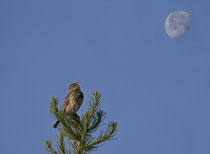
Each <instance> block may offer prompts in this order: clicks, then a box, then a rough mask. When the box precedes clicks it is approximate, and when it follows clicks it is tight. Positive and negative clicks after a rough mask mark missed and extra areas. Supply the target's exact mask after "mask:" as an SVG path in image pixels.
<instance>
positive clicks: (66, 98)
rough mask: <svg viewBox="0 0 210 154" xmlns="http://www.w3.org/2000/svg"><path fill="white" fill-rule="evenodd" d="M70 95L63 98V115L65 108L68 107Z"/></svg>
mask: <svg viewBox="0 0 210 154" xmlns="http://www.w3.org/2000/svg"><path fill="white" fill-rule="evenodd" d="M69 96H70V93H68V95H67V96H66V97H65V99H64V102H63V106H62V108H61V111H62V112H64V113H65V110H66V107H67V106H68V105H69V99H70V98H69Z"/></svg>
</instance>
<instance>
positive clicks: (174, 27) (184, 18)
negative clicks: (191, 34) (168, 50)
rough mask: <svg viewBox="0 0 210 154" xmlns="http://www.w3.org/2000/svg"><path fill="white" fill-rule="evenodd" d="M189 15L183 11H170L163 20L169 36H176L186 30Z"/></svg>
mask: <svg viewBox="0 0 210 154" xmlns="http://www.w3.org/2000/svg"><path fill="white" fill-rule="evenodd" d="M189 23H190V15H189V14H188V13H186V12H184V11H176V12H172V13H171V14H169V15H168V17H167V18H166V21H165V30H166V33H167V34H168V36H169V37H170V38H178V37H180V36H182V35H183V34H184V33H185V31H186V30H187V28H188V26H189Z"/></svg>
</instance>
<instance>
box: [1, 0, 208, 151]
mask: <svg viewBox="0 0 210 154" xmlns="http://www.w3.org/2000/svg"><path fill="white" fill-rule="evenodd" d="M209 5H210V3H209V1H207V0H199V1H198V0H191V1H189V0H158V1H157V0H129V1H128V0H81V1H71V0H68V1H65V0H64V1H58V0H1V1H0V19H1V22H0V72H1V76H0V85H1V86H0V94H1V112H0V116H1V127H0V136H1V140H0V147H1V153H4V154H12V153H17V154H28V153H30V154H37V153H43V154H44V153H47V152H46V151H45V149H44V147H43V143H44V141H45V140H46V139H51V140H53V141H55V139H56V135H57V130H55V129H53V128H52V124H53V122H54V121H55V119H54V118H53V117H52V116H50V114H49V111H48V109H49V100H50V98H51V96H57V97H59V99H60V102H59V103H60V104H59V105H60V106H61V104H62V101H63V99H64V97H65V96H66V94H67V92H68V86H69V84H71V83H72V82H75V81H77V80H80V81H81V88H82V90H83V92H84V94H85V101H84V104H83V106H82V107H81V109H80V110H79V112H78V113H79V114H80V113H83V112H85V110H86V109H87V107H88V104H87V100H88V97H89V95H90V93H91V92H92V91H94V90H98V91H99V92H101V93H102V98H103V102H102V108H103V109H104V110H105V111H106V112H107V119H106V122H108V121H111V120H114V121H118V122H119V132H118V136H117V139H116V140H113V141H111V142H108V143H106V144H104V145H103V146H101V147H100V148H99V149H98V150H97V151H95V152H94V153H95V154H101V153H104V154H105V153H112V154H128V153H132V154H209V153H210V146H209V145H210V131H209V130H210V124H209V117H210V112H209V108H210V103H209V102H210V95H209V92H210V80H209V77H210V43H209V40H210V35H209V33H210V30H209V27H210V20H209V16H210V9H209ZM177 10H183V11H186V12H187V13H189V14H190V16H191V19H192V20H191V25H190V29H189V31H188V32H187V33H186V34H185V35H184V36H183V37H181V38H179V39H176V40H173V39H170V38H169V37H168V36H167V35H166V33H165V30H164V22H165V19H166V17H167V15H168V14H169V13H171V12H173V11H177Z"/></svg>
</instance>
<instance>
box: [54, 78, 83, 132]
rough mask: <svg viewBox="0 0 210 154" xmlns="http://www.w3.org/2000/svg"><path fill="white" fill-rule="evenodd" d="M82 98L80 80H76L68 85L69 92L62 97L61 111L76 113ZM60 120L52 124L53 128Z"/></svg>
mask: <svg viewBox="0 0 210 154" xmlns="http://www.w3.org/2000/svg"><path fill="white" fill-rule="evenodd" d="M83 99H84V94H83V92H82V91H81V89H80V81H77V82H76V83H72V84H71V85H70V86H69V92H68V94H67V96H66V97H65V99H64V102H63V105H62V108H61V113H64V114H69V113H76V112H77V111H78V110H79V108H80V107H81V105H82V103H83ZM59 123H60V121H58V120H57V121H56V122H55V123H54V124H53V128H56V127H57V126H58V124H59Z"/></svg>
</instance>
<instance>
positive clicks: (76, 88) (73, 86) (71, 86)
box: [69, 81, 80, 92]
mask: <svg viewBox="0 0 210 154" xmlns="http://www.w3.org/2000/svg"><path fill="white" fill-rule="evenodd" d="M79 84H80V82H79V81H77V82H76V83H72V84H71V85H70V86H69V92H71V91H75V90H80V86H79Z"/></svg>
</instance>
